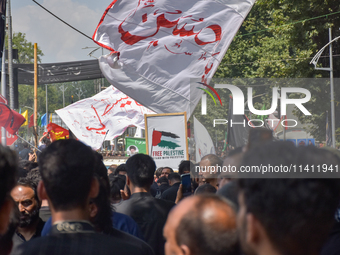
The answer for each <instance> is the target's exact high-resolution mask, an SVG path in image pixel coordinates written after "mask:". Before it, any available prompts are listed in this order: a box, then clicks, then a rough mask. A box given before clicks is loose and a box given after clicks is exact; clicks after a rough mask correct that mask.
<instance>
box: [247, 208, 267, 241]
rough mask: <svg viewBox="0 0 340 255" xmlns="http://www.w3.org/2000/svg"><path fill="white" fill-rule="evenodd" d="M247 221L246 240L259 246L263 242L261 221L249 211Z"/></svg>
mask: <svg viewBox="0 0 340 255" xmlns="http://www.w3.org/2000/svg"><path fill="white" fill-rule="evenodd" d="M246 221H247V225H246V226H247V236H246V241H247V243H248V244H249V245H250V246H254V245H255V246H257V245H258V244H259V242H261V241H262V240H261V239H262V238H263V237H264V236H263V234H264V233H263V231H264V229H263V226H262V224H261V223H260V221H259V220H258V219H257V218H256V217H255V216H254V215H253V214H252V213H248V214H247V216H246Z"/></svg>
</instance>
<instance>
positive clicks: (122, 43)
mask: <svg viewBox="0 0 340 255" xmlns="http://www.w3.org/2000/svg"><path fill="white" fill-rule="evenodd" d="M254 2H255V0H185V1H183V0H121V1H117V0H114V1H113V2H112V3H111V4H110V5H109V7H108V8H107V9H106V11H105V13H104V15H103V17H102V19H101V20H100V23H99V25H98V27H97V29H96V31H95V33H94V35H93V40H94V41H95V42H96V43H97V44H99V45H101V46H102V47H105V48H107V49H109V50H111V51H113V53H112V54H110V55H107V56H102V57H101V58H100V59H99V63H100V68H101V70H102V73H103V74H104V75H105V77H106V78H107V80H108V81H109V82H110V83H111V84H113V85H114V86H115V87H117V88H118V89H120V90H121V91H122V92H124V93H125V94H127V95H129V96H130V97H131V98H133V99H135V100H137V101H138V102H139V103H141V104H143V105H144V106H146V107H148V108H149V109H152V110H153V111H155V112H157V113H172V112H184V111H186V112H187V114H188V116H190V115H191V113H192V112H193V110H194V108H195V106H196V105H197V103H198V101H199V99H200V97H201V95H202V93H203V91H202V90H200V89H197V87H201V88H203V87H204V86H203V85H201V84H198V83H197V82H207V81H209V79H210V78H212V77H213V75H214V73H215V71H216V70H217V67H218V66H219V64H220V62H221V60H222V59H223V56H224V55H225V53H226V51H227V49H228V47H229V45H230V43H231V41H232V40H233V38H234V36H235V34H236V32H237V31H238V29H239V27H240V26H241V24H242V22H243V20H244V19H245V17H246V16H247V14H248V12H249V11H250V9H251V8H252V6H253V4H254ZM190 84H192V85H191V86H190Z"/></svg>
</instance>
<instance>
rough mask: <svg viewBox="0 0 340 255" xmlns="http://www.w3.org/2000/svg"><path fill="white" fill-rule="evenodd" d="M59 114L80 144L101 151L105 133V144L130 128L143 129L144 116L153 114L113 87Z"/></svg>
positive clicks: (58, 111) (64, 109) (68, 107)
mask: <svg viewBox="0 0 340 255" xmlns="http://www.w3.org/2000/svg"><path fill="white" fill-rule="evenodd" d="M56 113H57V114H58V115H59V116H60V118H61V119H62V120H63V121H64V122H65V124H66V125H67V126H68V128H69V129H70V130H71V131H72V133H73V134H74V135H75V136H76V137H77V138H78V139H79V140H81V141H83V142H84V143H86V144H87V145H89V146H91V147H92V148H93V149H99V148H100V146H101V145H102V142H103V140H104V138H105V135H106V133H107V135H106V138H105V140H112V139H114V138H115V137H117V136H119V135H121V134H122V133H123V132H124V131H125V129H126V128H127V127H128V126H136V127H137V128H143V129H144V128H145V125H144V114H153V113H154V112H153V111H150V110H149V109H147V108H145V107H144V106H142V105H140V104H139V103H137V102H136V101H135V100H133V99H131V98H130V97H128V96H127V95H125V94H124V93H122V92H121V91H119V90H118V89H116V88H114V87H113V86H110V87H108V88H107V89H105V90H103V91H102V92H100V93H98V94H97V95H95V96H93V97H90V98H86V99H83V100H81V101H78V102H76V103H74V104H72V105H69V106H67V107H65V108H63V109H60V110H57V111H56Z"/></svg>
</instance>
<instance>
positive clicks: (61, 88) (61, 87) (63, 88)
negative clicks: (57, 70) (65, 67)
mask: <svg viewBox="0 0 340 255" xmlns="http://www.w3.org/2000/svg"><path fill="white" fill-rule="evenodd" d="M59 88H60V90H61V91H62V92H63V108H64V107H65V91H66V90H67V88H66V89H65V84H64V83H63V85H62V86H60V87H59Z"/></svg>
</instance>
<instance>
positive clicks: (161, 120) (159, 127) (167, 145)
mask: <svg viewBox="0 0 340 255" xmlns="http://www.w3.org/2000/svg"><path fill="white" fill-rule="evenodd" d="M144 118H145V121H144V122H145V141H146V153H147V154H148V155H150V156H151V157H152V158H153V160H154V161H155V163H156V166H158V167H162V166H163V167H164V166H168V167H171V168H172V169H177V168H178V165H179V164H180V163H181V161H182V160H188V158H189V156H188V138H187V137H188V134H187V119H186V113H185V112H182V113H171V114H169V113H167V114H149V115H148V114H146V115H144Z"/></svg>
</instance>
